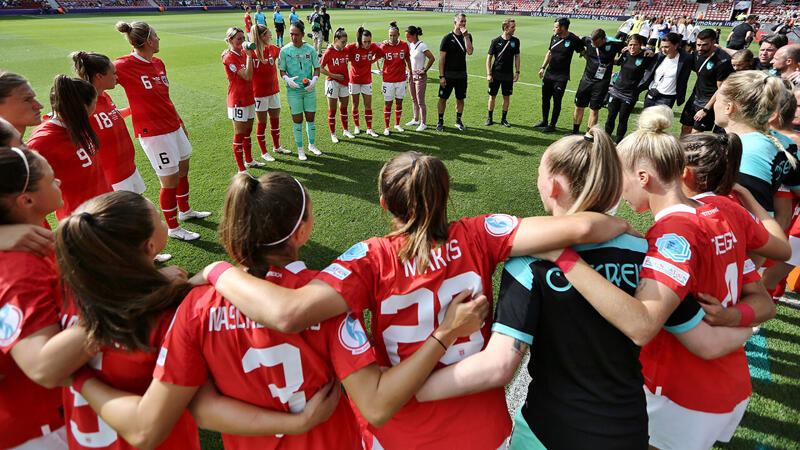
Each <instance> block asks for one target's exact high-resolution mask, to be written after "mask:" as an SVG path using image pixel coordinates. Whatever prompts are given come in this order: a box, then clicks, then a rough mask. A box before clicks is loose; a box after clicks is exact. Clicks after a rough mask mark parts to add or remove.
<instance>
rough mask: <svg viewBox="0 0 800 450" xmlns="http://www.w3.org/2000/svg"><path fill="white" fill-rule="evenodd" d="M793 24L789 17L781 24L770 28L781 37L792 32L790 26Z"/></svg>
mask: <svg viewBox="0 0 800 450" xmlns="http://www.w3.org/2000/svg"><path fill="white" fill-rule="evenodd" d="M793 24H794V19H792V18H791V17H789V16H786V20H785V21H784V22H783V23H779V24H777V25H775V26H774V27H772V31H773V32H775V33H778V34H781V35H783V36H786V35H787V34H789V33H790V32H791V31H792V25H793Z"/></svg>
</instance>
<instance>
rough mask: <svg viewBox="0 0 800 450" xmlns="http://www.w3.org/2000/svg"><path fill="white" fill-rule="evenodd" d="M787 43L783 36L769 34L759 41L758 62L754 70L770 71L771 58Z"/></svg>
mask: <svg viewBox="0 0 800 450" xmlns="http://www.w3.org/2000/svg"><path fill="white" fill-rule="evenodd" d="M788 43H789V39H787V38H786V35H785V34H770V35H769V36H765V37H764V38H763V39H761V42H760V43H759V47H758V60H756V70H770V69H772V58H774V57H775V52H777V51H778V49H779V48H781V47H783V46H784V45H786V44H788Z"/></svg>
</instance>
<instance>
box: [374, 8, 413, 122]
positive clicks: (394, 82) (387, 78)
mask: <svg viewBox="0 0 800 450" xmlns="http://www.w3.org/2000/svg"><path fill="white" fill-rule="evenodd" d="M381 53H383V85H382V86H381V91H382V92H383V124H384V126H385V128H384V129H383V135H384V136H389V134H390V133H391V132H390V131H389V119H390V118H391V115H392V102H394V103H395V108H394V129H395V130H397V131H399V132H403V131H405V130H403V128H402V127H401V126H400V117H401V116H402V115H403V98H405V96H406V74H410V73H412V72H411V55H409V49H408V44H407V43H405V42H403V41H401V40H400V29H399V28H397V22H392V23H390V24H389V41H388V42H384V43H383V44H382V45H381ZM406 69H408V70H406Z"/></svg>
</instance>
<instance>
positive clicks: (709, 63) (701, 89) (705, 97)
mask: <svg viewBox="0 0 800 450" xmlns="http://www.w3.org/2000/svg"><path fill="white" fill-rule="evenodd" d="M694 72H695V73H696V74H697V82H696V83H695V85H694V93H693V95H694V104H695V106H698V107H701V108H702V107H704V106H706V104H708V102H709V100H711V97H713V96H714V93H715V92H717V82H721V81H725V79H726V78H728V75H730V74H731V73H733V66H732V65H731V60H730V59H728V58H725V59H723V58H722V57H721V55H720V51H719V50H715V51H714V53H713V54H711V55H705V56H700V55H698V54H697V53H695V54H694Z"/></svg>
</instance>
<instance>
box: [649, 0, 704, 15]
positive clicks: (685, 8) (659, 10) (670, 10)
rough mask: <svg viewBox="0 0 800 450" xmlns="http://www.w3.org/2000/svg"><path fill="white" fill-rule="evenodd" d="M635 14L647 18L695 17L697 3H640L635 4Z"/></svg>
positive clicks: (681, 1)
mask: <svg viewBox="0 0 800 450" xmlns="http://www.w3.org/2000/svg"><path fill="white" fill-rule="evenodd" d="M636 12H637V13H638V14H644V15H647V16H657V17H662V16H666V17H684V16H686V17H695V13H696V12H697V3H686V2H685V1H683V0H679V1H678V0H676V1H649V0H645V1H641V2H639V3H637V4H636Z"/></svg>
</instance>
